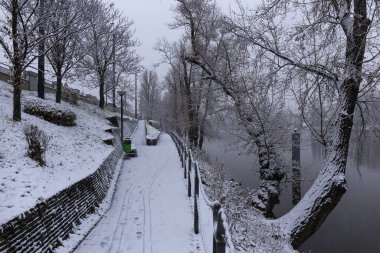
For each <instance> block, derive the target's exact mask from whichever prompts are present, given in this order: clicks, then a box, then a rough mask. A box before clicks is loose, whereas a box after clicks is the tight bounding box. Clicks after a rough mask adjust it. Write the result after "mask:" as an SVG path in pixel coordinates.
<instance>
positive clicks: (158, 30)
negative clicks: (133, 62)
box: [111, 0, 234, 79]
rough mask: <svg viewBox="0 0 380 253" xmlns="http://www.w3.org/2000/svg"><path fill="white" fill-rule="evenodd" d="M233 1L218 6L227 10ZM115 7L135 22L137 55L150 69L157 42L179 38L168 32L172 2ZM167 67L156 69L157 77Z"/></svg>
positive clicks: (122, 0)
mask: <svg viewBox="0 0 380 253" xmlns="http://www.w3.org/2000/svg"><path fill="white" fill-rule="evenodd" d="M233 1H234V0H218V1H217V2H218V4H220V5H221V6H222V8H223V9H225V10H227V9H228V6H229V3H230V2H233ZM111 2H114V3H115V4H116V7H117V8H118V9H120V10H121V11H122V12H123V13H124V14H125V15H126V16H127V17H129V18H131V19H133V20H134V22H135V29H136V33H135V36H136V38H137V39H139V40H140V41H141V42H142V45H141V46H140V47H139V48H138V49H137V52H138V53H139V55H141V56H142V57H144V60H143V62H142V64H143V66H144V67H146V68H152V67H153V64H156V63H158V62H159V61H160V58H161V57H160V54H159V53H158V52H156V51H155V50H154V49H153V47H154V45H155V44H156V42H157V40H158V39H160V38H163V37H165V38H166V39H168V40H169V41H177V40H178V39H179V38H180V36H181V31H179V30H170V29H169V28H168V26H167V25H168V24H169V23H171V22H173V13H172V12H171V11H170V8H171V6H173V4H175V1H174V0H113V1H111ZM167 69H168V66H165V65H163V66H160V67H159V68H157V69H156V70H157V72H158V75H159V77H160V78H161V79H162V78H163V77H164V76H165V74H166V72H167Z"/></svg>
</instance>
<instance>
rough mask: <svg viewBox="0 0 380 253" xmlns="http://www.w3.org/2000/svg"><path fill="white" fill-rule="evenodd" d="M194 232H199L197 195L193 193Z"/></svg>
mask: <svg viewBox="0 0 380 253" xmlns="http://www.w3.org/2000/svg"><path fill="white" fill-rule="evenodd" d="M194 233H195V234H198V233H199V210H198V195H196V194H194Z"/></svg>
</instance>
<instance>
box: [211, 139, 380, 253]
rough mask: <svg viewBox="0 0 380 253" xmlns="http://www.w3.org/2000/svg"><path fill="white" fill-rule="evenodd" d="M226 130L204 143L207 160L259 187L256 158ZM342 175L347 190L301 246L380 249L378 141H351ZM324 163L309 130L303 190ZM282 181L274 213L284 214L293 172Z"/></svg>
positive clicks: (346, 252) (335, 251)
mask: <svg viewBox="0 0 380 253" xmlns="http://www.w3.org/2000/svg"><path fill="white" fill-rule="evenodd" d="M235 138H236V137H234V136H231V135H229V134H227V133H225V134H221V136H219V137H218V138H215V139H209V140H207V141H206V143H205V146H204V147H205V151H206V153H207V154H208V155H209V158H210V160H211V161H212V160H216V159H217V160H218V161H223V162H224V165H225V169H226V171H227V173H228V174H229V175H230V176H231V177H232V178H234V179H236V180H238V181H240V182H241V183H242V185H243V186H250V187H258V185H259V183H260V182H259V174H258V172H257V168H258V163H257V160H256V158H255V157H254V156H247V155H245V154H240V153H241V151H239V150H238V149H236V148H231V143H233V142H235V141H236V139H235ZM351 144H352V145H351V147H350V152H349V153H350V155H349V162H348V165H347V171H346V179H347V185H348V186H347V187H348V189H347V192H346V193H345V194H344V195H343V197H342V199H341V201H340V202H339V203H338V205H337V207H336V208H335V209H334V210H333V211H332V212H331V213H330V215H329V216H328V217H327V219H326V220H325V222H324V223H323V224H322V226H321V227H320V229H319V230H318V231H317V232H316V233H315V234H314V235H313V236H312V237H311V238H310V239H309V240H308V241H306V242H305V243H304V244H303V245H302V246H301V248H300V251H302V252H311V253H330V252H331V253H351V252H352V253H376V252H380V139H379V138H378V137H376V136H375V135H374V134H372V133H368V136H367V137H366V138H365V139H364V141H362V142H360V141H358V140H352V141H351ZM322 161H323V148H322V147H321V145H320V144H319V143H317V142H315V141H312V140H311V138H310V136H309V135H308V134H305V133H303V134H302V136H301V194H302V196H303V195H304V193H305V192H306V191H307V189H308V188H309V187H310V186H311V184H312V182H313V180H314V179H315V178H316V176H317V174H318V172H319V169H320V168H321V164H322ZM287 177H288V178H289V180H287V179H286V178H285V180H284V181H283V182H282V192H281V195H280V203H279V204H278V205H277V206H276V207H275V208H274V213H275V215H276V216H281V215H283V214H285V213H286V212H288V211H289V210H290V209H291V208H292V206H293V204H292V186H291V185H292V183H291V181H290V179H291V175H290V174H289V175H287Z"/></svg>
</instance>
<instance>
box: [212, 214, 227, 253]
mask: <svg viewBox="0 0 380 253" xmlns="http://www.w3.org/2000/svg"><path fill="white" fill-rule="evenodd" d="M225 235H226V230H225V228H224V225H223V219H222V212H220V211H218V216H217V223H216V230H215V234H214V240H215V253H225V252H226V240H225Z"/></svg>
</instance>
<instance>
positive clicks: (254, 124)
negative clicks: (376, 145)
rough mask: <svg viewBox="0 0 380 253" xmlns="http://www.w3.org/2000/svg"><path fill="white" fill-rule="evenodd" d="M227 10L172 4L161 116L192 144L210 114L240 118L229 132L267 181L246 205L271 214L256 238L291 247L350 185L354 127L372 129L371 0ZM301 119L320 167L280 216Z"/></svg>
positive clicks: (374, 29) (200, 138)
mask: <svg viewBox="0 0 380 253" xmlns="http://www.w3.org/2000/svg"><path fill="white" fill-rule="evenodd" d="M234 6H235V8H233V11H229V13H223V12H222V11H221V9H220V8H219V7H218V5H217V1H212V0H176V4H175V6H174V7H173V12H174V16H175V21H174V22H173V23H172V24H170V26H171V28H173V29H178V30H181V31H182V38H181V39H180V40H179V41H176V42H168V41H166V40H165V39H162V40H160V41H159V42H158V43H157V46H156V49H157V50H158V51H159V52H161V55H162V62H164V63H167V64H169V66H170V70H169V72H168V73H167V76H166V78H165V80H164V82H163V84H164V85H165V87H166V89H167V91H168V92H167V93H165V94H164V96H165V98H166V99H165V100H164V101H166V103H167V104H166V105H165V106H164V108H166V109H165V112H163V114H164V115H165V118H166V119H167V121H168V122H169V123H168V124H169V126H170V128H172V129H174V130H175V131H177V132H178V133H180V134H182V136H184V137H185V138H186V139H187V141H188V143H189V145H190V146H191V147H192V148H195V149H202V145H203V142H204V137H205V134H206V133H207V132H208V131H210V132H211V131H212V129H211V128H210V122H211V121H213V120H214V118H215V117H217V115H223V117H227V118H230V119H231V120H233V121H234V122H235V125H237V126H238V128H237V129H236V130H235V132H234V133H235V134H236V135H238V136H240V137H241V140H242V142H244V144H245V147H246V148H248V149H249V150H251V151H254V152H255V153H256V154H257V155H258V161H259V165H260V168H259V172H260V177H261V182H262V183H261V185H260V186H259V189H258V191H257V192H256V193H254V195H253V196H252V206H253V207H252V208H254V209H255V210H260V212H262V214H263V217H266V218H263V220H262V224H263V226H267V225H268V224H269V225H268V226H270V227H273V228H274V229H273V230H272V231H275V232H273V235H271V236H268V237H261V238H263V239H262V241H261V242H255V243H256V246H257V245H269V246H270V244H271V243H275V242H274V240H275V241H286V242H288V243H289V244H290V245H292V247H294V248H295V249H297V248H298V247H299V246H300V245H301V244H302V243H303V242H304V241H305V240H307V239H308V238H309V237H310V236H311V235H312V234H313V233H314V232H315V231H316V230H317V229H318V227H319V226H320V224H322V223H323V221H324V220H325V218H326V217H327V216H328V214H329V213H330V212H331V211H332V210H333V209H334V207H335V206H336V205H337V203H338V202H339V200H340V198H341V197H342V195H343V194H344V193H345V191H346V180H345V172H346V164H347V155H348V148H349V146H350V138H351V135H352V132H353V127H357V128H360V127H361V128H366V127H367V128H368V127H373V128H378V127H379V126H378V125H376V122H377V120H376V119H378V118H379V115H378V108H379V107H378V106H379V103H378V91H377V90H376V85H378V84H379V83H378V80H379V74H380V72H379V68H380V61H379V55H380V44H379V43H380V40H379V34H380V33H379V30H380V26H379V6H378V1H365V0H329V1H286V0H269V1H257V4H250V5H249V6H245V3H243V2H242V1H236V3H235V5H234ZM376 114H377V115H376ZM290 116H291V117H290ZM213 127H214V128H220V127H221V126H213ZM302 127H307V128H308V129H309V130H310V132H311V133H312V135H313V137H314V138H315V139H316V140H318V141H319V142H320V143H321V144H322V145H323V146H324V147H325V155H324V163H323V166H322V167H321V169H320V173H319V175H318V177H317V178H316V179H315V182H314V183H313V185H312V187H311V188H310V189H309V190H308V191H307V192H306V193H305V194H304V197H303V198H302V199H301V200H300V202H299V203H298V204H296V205H295V206H294V207H293V209H291V210H290V211H289V212H288V213H287V214H285V215H284V216H282V217H279V218H275V217H273V213H272V209H273V206H274V205H275V204H276V203H277V201H278V196H279V194H280V185H279V184H280V183H279V182H280V181H281V179H282V178H283V176H284V170H285V167H286V164H285V162H284V161H285V157H284V156H283V154H285V153H286V152H285V151H286V149H289V146H286V145H285V146H284V144H285V143H286V140H288V139H289V138H290V136H291V133H292V132H293V130H294V129H297V130H298V131H300V130H301V128H302ZM221 148H222V147H221ZM347 169H350V168H347ZM358 208H360V207H358ZM247 222H248V221H247ZM256 222H257V221H256ZM256 233H260V231H259V230H257V231H256ZM256 238H257V237H256ZM252 247H253V246H252Z"/></svg>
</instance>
